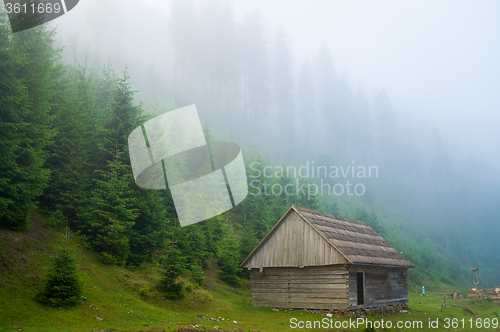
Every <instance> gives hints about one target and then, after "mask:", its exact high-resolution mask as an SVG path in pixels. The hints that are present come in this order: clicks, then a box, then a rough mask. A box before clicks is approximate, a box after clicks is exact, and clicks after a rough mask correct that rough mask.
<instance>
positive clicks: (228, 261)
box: [217, 230, 241, 287]
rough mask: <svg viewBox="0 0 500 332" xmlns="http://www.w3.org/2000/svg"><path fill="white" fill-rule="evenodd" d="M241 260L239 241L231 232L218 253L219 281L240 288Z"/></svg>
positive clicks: (230, 231)
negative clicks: (239, 267)
mask: <svg viewBox="0 0 500 332" xmlns="http://www.w3.org/2000/svg"><path fill="white" fill-rule="evenodd" d="M240 259H241V257H240V255H239V250H238V241H237V239H236V236H235V234H234V232H233V231H232V230H229V232H228V233H227V235H226V237H225V238H224V239H223V240H222V242H221V244H220V247H219V250H218V251H217V266H218V267H219V271H218V273H217V275H218V277H219V279H220V280H222V281H225V282H227V283H228V284H230V285H231V286H235V287H239V286H240V285H241V283H240V281H239V279H238V277H237V275H238V272H239V269H238V265H239V262H240Z"/></svg>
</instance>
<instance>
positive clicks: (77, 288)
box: [36, 230, 82, 307]
mask: <svg viewBox="0 0 500 332" xmlns="http://www.w3.org/2000/svg"><path fill="white" fill-rule="evenodd" d="M68 240H69V235H68V230H67V231H66V243H65V244H63V245H62V246H61V247H59V248H58V250H57V256H56V257H54V258H53V260H52V266H51V267H50V269H49V270H48V273H47V280H46V282H45V285H44V287H43V290H42V291H41V292H40V293H39V294H37V296H36V300H37V301H38V302H40V303H43V304H46V305H48V306H51V307H60V306H74V305H76V304H77V302H78V300H79V299H80V295H81V292H82V281H81V279H80V277H79V276H78V273H77V266H76V262H75V260H76V254H75V252H74V249H73V248H72V247H70V246H69V245H68V243H67V241H68Z"/></svg>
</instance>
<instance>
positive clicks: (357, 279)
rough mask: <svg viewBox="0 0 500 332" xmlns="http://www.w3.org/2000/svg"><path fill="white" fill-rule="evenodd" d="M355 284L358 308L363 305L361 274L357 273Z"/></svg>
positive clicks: (363, 295) (363, 290)
mask: <svg viewBox="0 0 500 332" xmlns="http://www.w3.org/2000/svg"><path fill="white" fill-rule="evenodd" d="M356 283H357V285H356V286H357V291H358V306H360V305H364V304H365V289H364V284H365V283H364V280H363V272H358V273H357V274H356Z"/></svg>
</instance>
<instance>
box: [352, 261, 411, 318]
mask: <svg viewBox="0 0 500 332" xmlns="http://www.w3.org/2000/svg"><path fill="white" fill-rule="evenodd" d="M349 272H350V273H349V276H350V277H351V278H350V279H354V281H352V282H351V281H350V282H349V284H350V292H349V298H350V305H351V308H352V309H356V308H357V295H356V281H355V278H356V272H364V279H365V280H364V282H365V287H364V288H365V306H364V307H365V308H369V307H378V306H383V305H391V304H398V303H406V302H408V281H407V275H406V269H402V268H389V267H371V266H351V267H350V268H349ZM353 275H354V278H352V276H353ZM353 299H354V301H353Z"/></svg>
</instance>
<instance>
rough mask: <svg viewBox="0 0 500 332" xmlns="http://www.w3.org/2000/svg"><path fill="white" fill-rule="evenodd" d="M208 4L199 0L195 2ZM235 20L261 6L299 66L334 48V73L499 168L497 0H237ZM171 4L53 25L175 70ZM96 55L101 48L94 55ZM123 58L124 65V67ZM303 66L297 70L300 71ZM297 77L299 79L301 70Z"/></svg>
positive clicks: (96, 45) (110, 52)
mask: <svg viewBox="0 0 500 332" xmlns="http://www.w3.org/2000/svg"><path fill="white" fill-rule="evenodd" d="M197 3H198V4H201V3H202V2H201V1H198V2H197ZM233 5H234V19H235V21H240V20H241V18H242V17H243V16H244V14H245V13H247V12H250V11H252V10H254V9H259V10H260V11H261V13H262V15H263V17H264V19H265V21H266V22H265V24H266V36H267V38H269V39H270V41H272V39H273V37H274V34H275V31H276V30H277V28H278V26H279V25H280V24H282V25H283V27H284V28H285V29H286V31H287V32H288V35H289V37H290V43H291V47H292V50H293V53H294V55H295V61H294V62H295V67H299V66H300V64H301V61H302V59H303V58H304V57H308V58H310V59H314V57H315V56H316V54H317V52H318V50H319V49H320V48H321V47H322V45H323V44H327V45H328V46H329V47H330V50H331V53H332V57H333V63H334V66H335V69H336V70H337V72H338V73H339V74H344V75H345V76H346V77H347V79H348V80H349V82H350V83H351V84H352V85H353V86H357V85H361V86H363V87H364V88H365V90H366V91H367V92H370V91H371V90H372V89H375V88H380V87H384V88H385V89H386V91H387V93H388V95H389V96H390V98H391V99H392V101H393V104H394V105H395V108H396V109H398V110H400V111H406V112H408V113H409V114H410V115H411V117H412V118H413V119H415V121H418V120H420V119H425V121H428V122H430V123H432V124H434V125H435V126H437V127H438V128H439V130H440V132H441V134H442V135H443V137H444V138H445V140H447V141H448V142H449V144H452V145H454V146H455V148H456V149H459V150H462V151H466V152H467V153H468V152H469V151H473V152H474V153H475V154H477V155H478V156H481V158H482V159H483V160H488V161H491V162H492V163H494V164H495V165H496V166H497V167H498V165H500V157H499V154H498V153H496V151H497V149H496V148H495V147H494V145H495V143H496V142H497V141H499V138H500V137H499V135H500V134H499V131H498V130H496V127H497V123H499V120H500V113H499V112H496V110H498V104H499V99H498V91H499V88H500V75H499V73H500V64H499V62H498V59H499V58H500V45H499V43H498V41H497V40H496V32H497V31H499V23H498V20H497V16H496V13H498V12H499V9H500V4H499V3H498V2H495V1H482V2H479V3H478V2H472V1H440V2H438V3H436V2H435V1H412V2H409V1H405V2H394V1H313V2H303V1H285V0H278V1H276V0H275V1H264V0H251V1H250V0H246V1H245V0H244V1H235V2H234V4H233ZM170 7H171V4H170V2H169V1H160V0H156V1H155V0H148V1H141V2H133V1H114V0H106V1H97V0H86V1H81V2H80V4H79V5H78V8H75V10H74V11H72V12H70V13H68V14H67V15H65V16H63V17H61V18H60V19H59V20H57V21H56V22H55V23H54V24H57V25H58V26H59V31H60V32H61V33H62V35H63V36H64V38H66V40H68V39H69V38H70V36H72V37H75V36H76V37H77V40H78V44H79V45H80V46H81V47H83V48H88V49H89V50H90V53H91V54H94V53H95V52H96V51H97V50H98V52H99V56H101V57H102V58H108V57H111V61H113V62H116V63H120V61H125V62H127V63H128V64H129V66H130V67H132V68H131V70H132V75H134V73H133V72H134V70H137V68H134V66H133V63H134V62H139V61H140V62H142V63H143V64H144V66H145V67H146V68H148V67H149V66H151V65H153V66H154V68H155V69H157V70H159V75H163V76H165V79H167V77H169V76H171V75H172V71H171V70H170V69H171V68H169V67H168V64H167V62H166V61H165V59H168V58H171V57H172V56H173V55H172V47H171V45H170V43H169V26H168V22H169V21H170V19H171V18H170ZM94 55H95V54H94ZM120 64H121V63H120ZM295 70H296V71H297V68H295ZM295 76H297V75H295Z"/></svg>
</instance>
